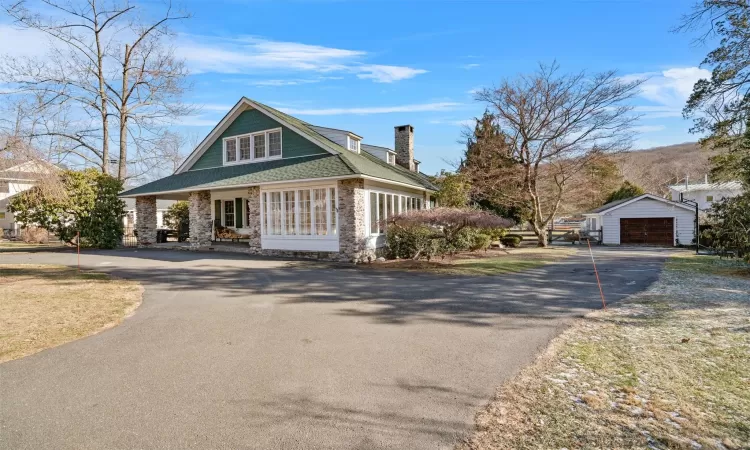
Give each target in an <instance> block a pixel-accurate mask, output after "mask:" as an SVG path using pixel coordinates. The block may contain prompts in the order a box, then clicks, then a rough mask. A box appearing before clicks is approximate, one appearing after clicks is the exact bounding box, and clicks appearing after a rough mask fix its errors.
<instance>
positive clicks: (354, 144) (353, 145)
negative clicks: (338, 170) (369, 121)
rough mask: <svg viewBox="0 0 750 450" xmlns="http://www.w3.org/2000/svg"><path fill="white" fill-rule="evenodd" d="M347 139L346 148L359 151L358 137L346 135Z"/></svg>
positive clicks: (355, 151)
mask: <svg viewBox="0 0 750 450" xmlns="http://www.w3.org/2000/svg"><path fill="white" fill-rule="evenodd" d="M346 140H347V148H348V149H349V150H351V151H353V152H354V153H359V139H355V138H353V137H351V136H347V137H346Z"/></svg>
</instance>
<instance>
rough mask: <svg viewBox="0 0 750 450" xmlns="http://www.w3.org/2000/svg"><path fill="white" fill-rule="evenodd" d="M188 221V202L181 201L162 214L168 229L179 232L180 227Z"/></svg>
mask: <svg viewBox="0 0 750 450" xmlns="http://www.w3.org/2000/svg"><path fill="white" fill-rule="evenodd" d="M189 221H190V206H189V204H188V202H186V201H184V200H181V201H179V202H177V203H175V204H174V205H172V206H170V207H169V209H168V210H167V212H166V213H164V222H165V223H166V224H167V227H168V228H169V229H172V230H175V231H179V230H180V226H182V225H183V224H186V223H188V222H189Z"/></svg>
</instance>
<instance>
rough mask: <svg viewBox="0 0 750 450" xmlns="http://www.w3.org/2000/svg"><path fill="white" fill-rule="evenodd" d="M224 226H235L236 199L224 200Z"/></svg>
mask: <svg viewBox="0 0 750 450" xmlns="http://www.w3.org/2000/svg"><path fill="white" fill-rule="evenodd" d="M224 226H225V227H233V226H234V200H226V201H225V202H224Z"/></svg>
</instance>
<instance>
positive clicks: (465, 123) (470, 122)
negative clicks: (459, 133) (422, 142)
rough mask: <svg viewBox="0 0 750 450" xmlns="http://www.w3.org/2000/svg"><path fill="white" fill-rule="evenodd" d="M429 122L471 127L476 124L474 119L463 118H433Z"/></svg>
mask: <svg viewBox="0 0 750 450" xmlns="http://www.w3.org/2000/svg"><path fill="white" fill-rule="evenodd" d="M429 123H431V124H433V125H453V126H456V127H473V126H474V125H475V124H476V121H475V120H474V119H464V120H443V119H435V120H430V121H429Z"/></svg>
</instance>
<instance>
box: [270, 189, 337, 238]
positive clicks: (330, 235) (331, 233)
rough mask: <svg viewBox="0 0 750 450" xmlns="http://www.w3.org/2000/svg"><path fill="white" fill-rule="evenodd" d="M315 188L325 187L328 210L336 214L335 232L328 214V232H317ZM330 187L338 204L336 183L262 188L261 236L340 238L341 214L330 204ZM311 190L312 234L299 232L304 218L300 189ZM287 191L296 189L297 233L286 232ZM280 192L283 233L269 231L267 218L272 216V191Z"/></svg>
mask: <svg viewBox="0 0 750 450" xmlns="http://www.w3.org/2000/svg"><path fill="white" fill-rule="evenodd" d="M315 189H325V192H326V208H327V209H326V211H327V213H330V214H336V230H335V233H334V230H333V229H332V226H331V225H332V224H331V222H332V220H331V216H330V215H328V219H327V222H328V226H327V232H328V234H315V206H314V203H315V196H314V193H313V191H314V190H315ZM330 189H333V190H334V194H333V195H334V196H335V197H336V199H335V202H334V204H338V196H339V190H338V186H336V185H335V184H326V185H313V186H289V187H286V188H278V189H268V190H261V192H260V205H261V207H260V210H261V217H260V221H261V222H260V223H261V226H260V228H261V236H262V237H263V238H264V239H279V238H283V239H301V240H304V239H313V240H338V238H339V234H340V228H339V222H340V221H339V216H338V210H337V209H336V208H335V207H333V208H331V207H330V206H331V205H330V199H329V194H330ZM305 190H306V191H310V232H311V234H297V233H299V230H300V220H301V218H302V214H300V195H299V191H305ZM286 191H294V230H295V234H287V232H286V204H285V201H284V192H286ZM275 192H278V193H279V195H280V196H281V217H282V220H281V234H270V233H268V226H267V225H268V224H267V223H266V220H267V218H268V217H271V202H270V201H268V200H269V199H270V198H271V193H275Z"/></svg>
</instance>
